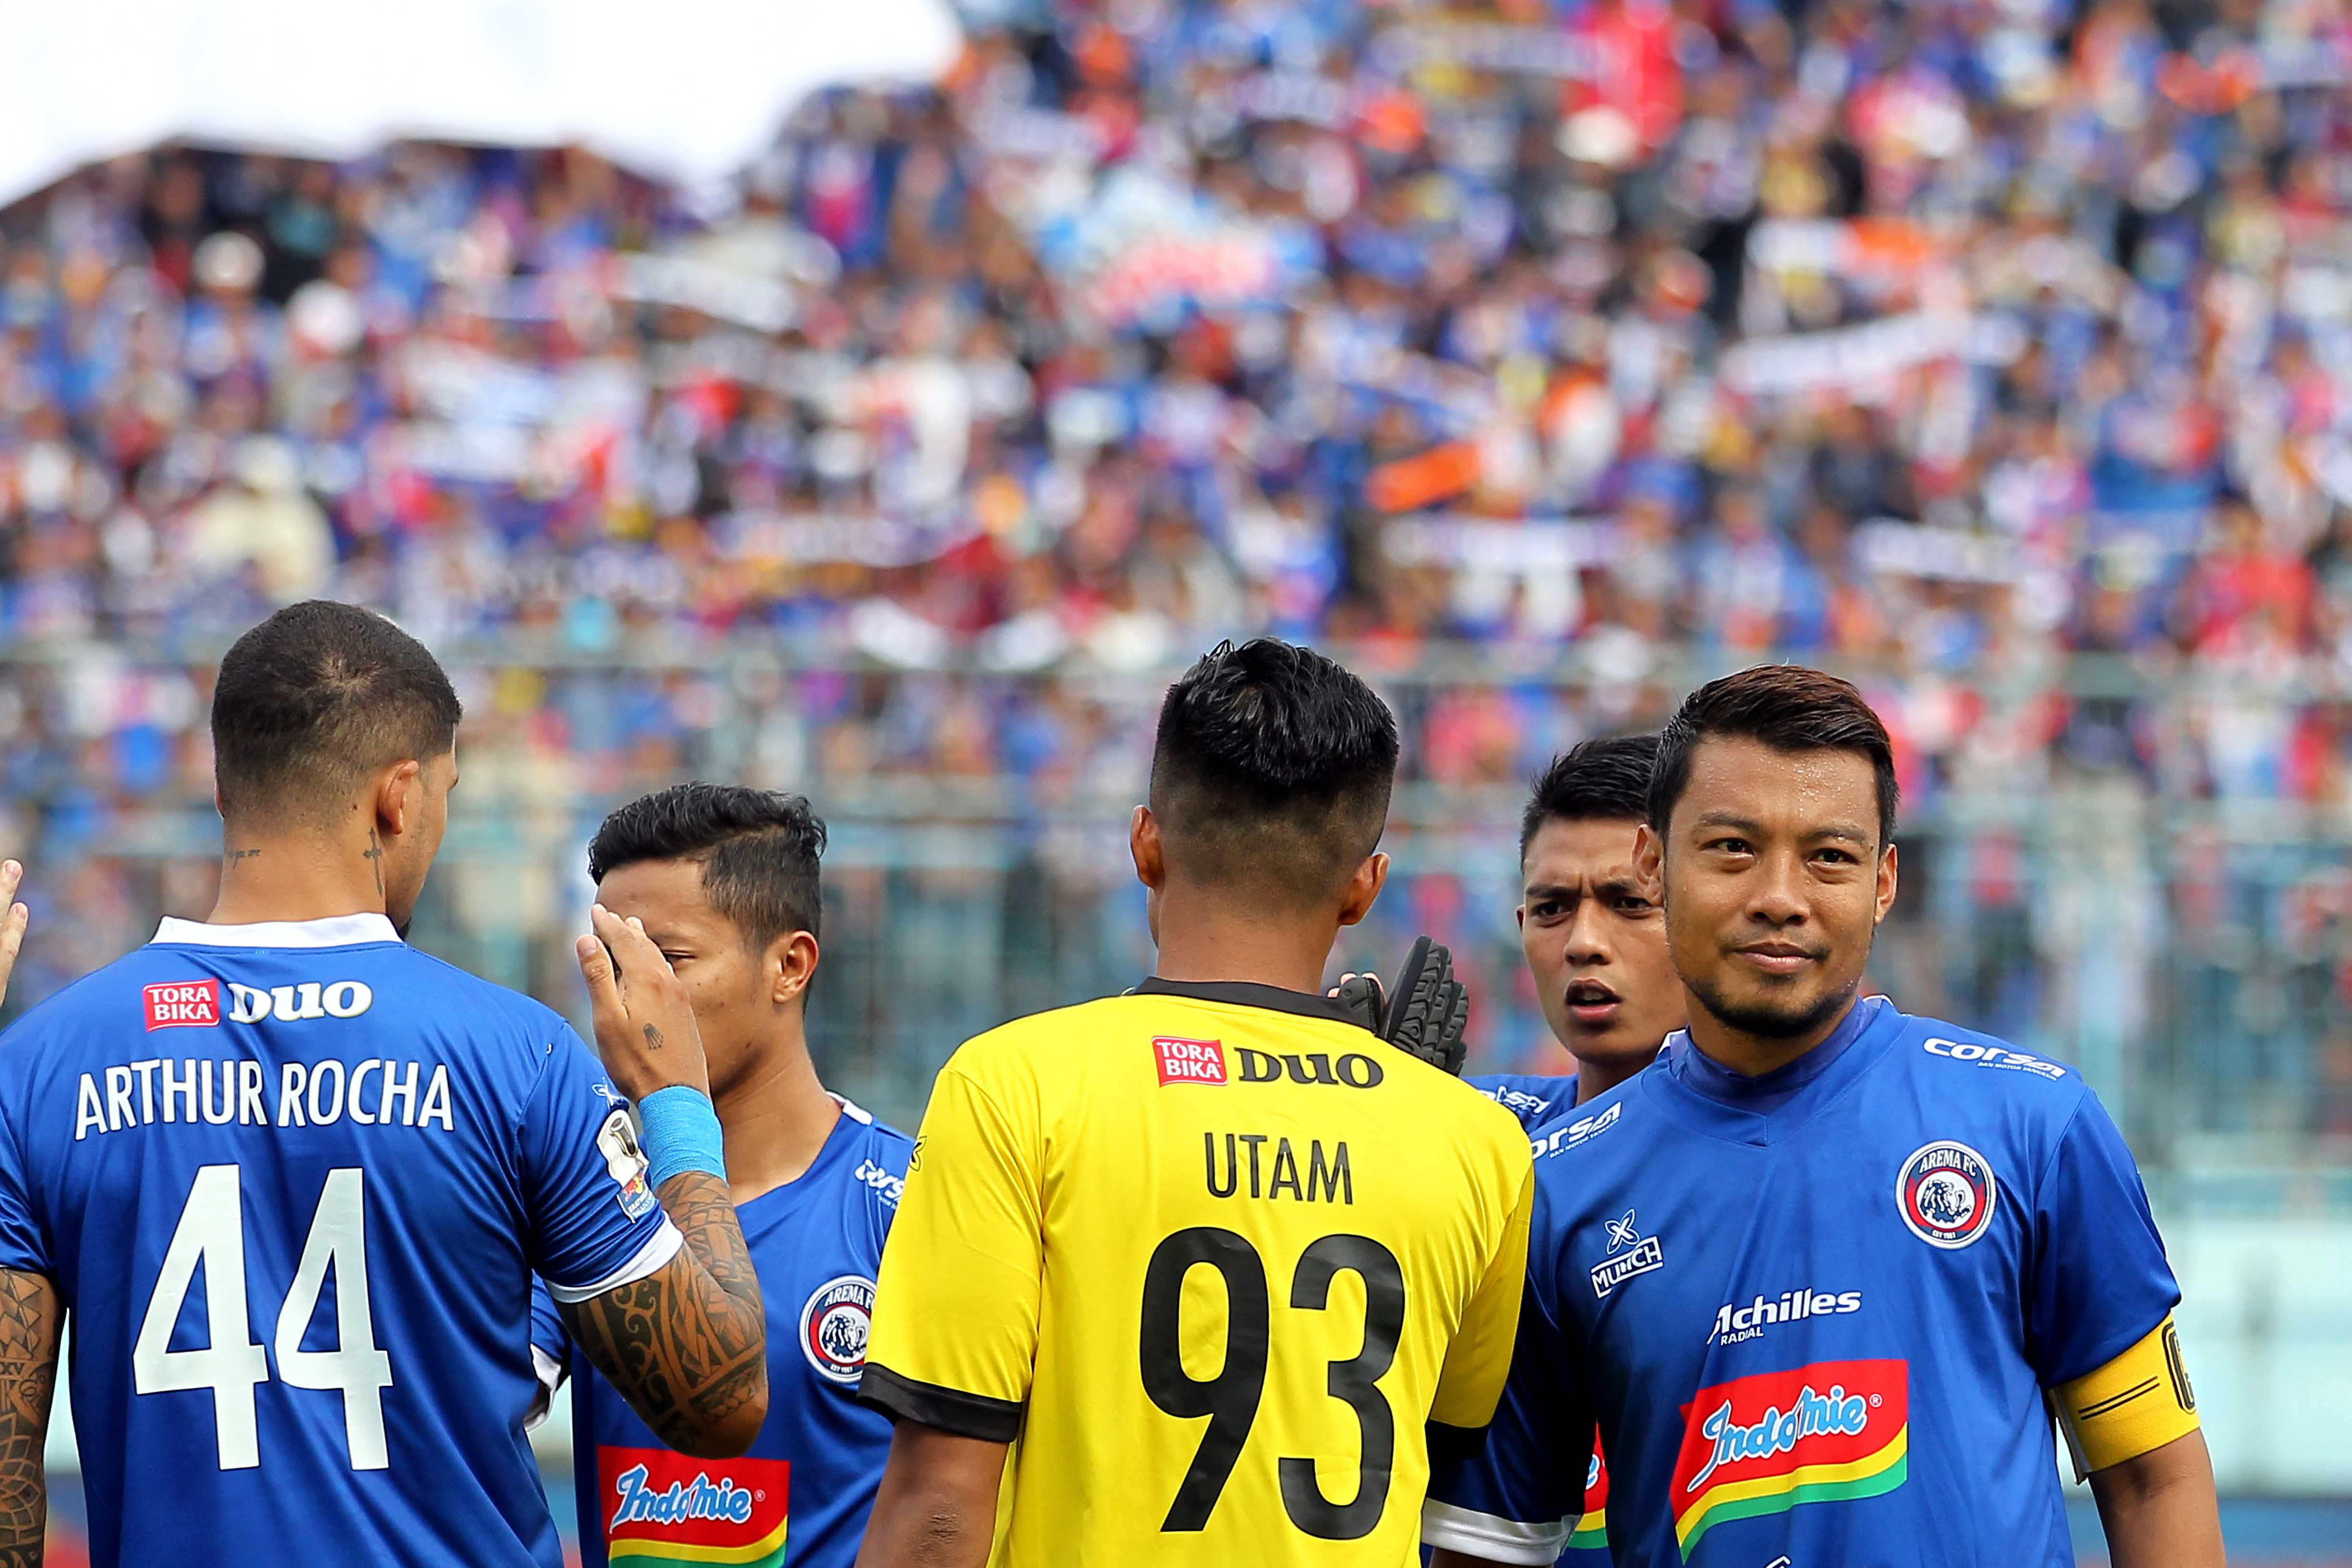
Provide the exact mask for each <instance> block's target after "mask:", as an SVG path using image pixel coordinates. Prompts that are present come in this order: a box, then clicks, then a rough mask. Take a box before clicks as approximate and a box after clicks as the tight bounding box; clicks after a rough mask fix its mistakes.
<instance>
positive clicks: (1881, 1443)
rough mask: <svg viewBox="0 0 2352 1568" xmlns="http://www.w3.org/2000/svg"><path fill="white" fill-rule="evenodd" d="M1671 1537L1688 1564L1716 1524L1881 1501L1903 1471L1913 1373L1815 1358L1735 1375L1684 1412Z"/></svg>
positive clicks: (1900, 1367)
mask: <svg viewBox="0 0 2352 1568" xmlns="http://www.w3.org/2000/svg"><path fill="white" fill-rule="evenodd" d="M1683 1421H1684V1428H1683V1444H1682V1449H1681V1452H1680V1453H1679V1454H1678V1455H1677V1457H1676V1458H1675V1479H1674V1491H1673V1493H1672V1496H1673V1498H1674V1512H1675V1539H1676V1540H1677V1541H1679V1542H1681V1543H1682V1554H1683V1557H1684V1559H1685V1561H1687V1560H1688V1559H1689V1557H1690V1555H1691V1552H1692V1550H1693V1549H1694V1548H1695V1547H1696V1545H1697V1544H1698V1540H1699V1537H1701V1536H1702V1535H1704V1534H1706V1531H1708V1530H1710V1529H1712V1528H1713V1527H1714V1526H1716V1525H1717V1524H1721V1523H1724V1522H1726V1521H1730V1520H1735V1519H1752V1518H1754V1517H1756V1516H1757V1515H1759V1514H1767V1513H1780V1512H1784V1511H1786V1510H1789V1509H1791V1508H1794V1507H1796V1506H1797V1505H1799V1504H1800V1503H1818V1502H1839V1501H1847V1500H1853V1499H1857V1498H1867V1497H1877V1496H1879V1495H1880V1494H1882V1493H1885V1492H1890V1491H1893V1490H1894V1489H1895V1488H1897V1487H1899V1486H1901V1485H1902V1484H1903V1482H1904V1479H1905V1478H1906V1475H1907V1474H1908V1471H1909V1458H1908V1456H1909V1451H1910V1367H1909V1364H1908V1363H1905V1362H1901V1361H1847V1362H1816V1363H1813V1364H1812V1365H1811V1366H1802V1367H1798V1368H1795V1369H1793V1370H1791V1371H1789V1372H1775V1373H1761V1374H1759V1375H1757V1376H1753V1377H1742V1378H1737V1379H1735V1380H1733V1381H1732V1382H1730V1383H1726V1384H1717V1385H1715V1386H1714V1387H1711V1388H1706V1389H1702V1390H1700V1391H1699V1394H1698V1397H1697V1398H1696V1399H1695V1400H1693V1401H1692V1402H1691V1403H1690V1404H1688V1405H1685V1406H1683Z"/></svg>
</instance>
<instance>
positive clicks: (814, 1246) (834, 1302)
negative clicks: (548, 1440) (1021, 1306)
mask: <svg viewBox="0 0 2352 1568" xmlns="http://www.w3.org/2000/svg"><path fill="white" fill-rule="evenodd" d="M913 1149H914V1144H913V1142H912V1141H911V1140H909V1139H908V1137H907V1136H906V1134H904V1133H902V1132H899V1131H896V1130H895V1129H893V1128H889V1127H886V1126H883V1125H882V1124H881V1123H879V1122H877V1121H875V1120H874V1119H873V1118H872V1117H870V1116H868V1115H866V1112H864V1111H863V1110H858V1109H857V1108H856V1106H854V1105H850V1104H848V1103H847V1102H846V1101H844V1102H843V1105H842V1116H841V1120H840V1121H837V1122H835V1124H834V1129H833V1132H832V1135H831V1136H829V1137H828V1138H826V1140H825V1142H824V1149H823V1150H822V1151H820V1152H818V1154H817V1157H816V1161H815V1163H814V1164H812V1165H810V1166H809V1168H808V1170H807V1171H806V1172H805V1173H803V1174H802V1175H801V1177H800V1179H799V1180H797V1181H794V1182H790V1183H787V1184H785V1185H783V1186H781V1187H778V1188H776V1189H775V1190H774V1191H772V1192H768V1193H762V1194H760V1195H759V1196H758V1197H756V1198H753V1199H752V1200H751V1202H750V1203H748V1204H744V1205H740V1207H739V1208H737V1209H736V1211H735V1213H736V1216H737V1217H738V1218H739V1219H740V1221H741V1222H742V1226H743V1239H744V1241H745V1243H746V1244H747V1245H748V1246H749V1247H750V1248H751V1268H752V1271H753V1272H754V1273H756V1274H757V1275H758V1276H759V1278H760V1294H761V1299H762V1300H764V1301H765V1302H766V1303H767V1309H768V1421H767V1425H766V1426H762V1427H761V1428H760V1436H759V1440H758V1441H757V1442H755V1443H753V1444H752V1445H751V1452H750V1453H748V1454H746V1455H744V1456H743V1457H742V1458H736V1459H696V1458H688V1457H687V1456H686V1455H684V1454H680V1453H677V1452H676V1451H674V1450H672V1449H669V1448H667V1447H663V1446H662V1442H661V1439H660V1438H658V1437H656V1436H654V1434H653V1432H652V1430H651V1429H650V1428H648V1427H647V1426H646V1424H645V1423H644V1422H642V1421H640V1420H638V1419H637V1416H636V1413H635V1411H633V1410H631V1409H630V1408H629V1407H628V1406H627V1405H625V1404H624V1403H623V1402H622V1399H621V1396H620V1394H617V1393H616V1392H614V1389H613V1387H612V1385H611V1384H607V1383H606V1382H605V1381H604V1378H602V1377H601V1376H599V1375H598V1374H597V1373H596V1372H595V1371H594V1370H593V1368H591V1367H589V1366H588V1365H587V1364H586V1363H585V1361H584V1360H583V1358H582V1357H581V1356H580V1355H579V1354H578V1353H577V1351H576V1350H575V1349H573V1348H572V1347H570V1346H569V1345H568V1343H567V1341H566V1337H565V1335H564V1332H563V1325H562V1321H561V1320H560V1319H559V1318H558V1317H557V1316H556V1313H555V1310H554V1306H553V1304H552V1303H551V1302H550V1301H548V1300H547V1299H546V1298H545V1297H544V1296H542V1297H541V1298H540V1299H539V1300H538V1301H537V1302H536V1303H535V1305H534V1310H533V1313H532V1320H531V1343H532V1345H533V1347H534V1348H535V1349H536V1350H538V1351H540V1352H541V1353H542V1354H544V1355H546V1356H548V1357H550V1358H551V1360H552V1361H553V1362H555V1363H568V1370H569V1372H570V1373H571V1375H572V1454H573V1464H574V1466H575V1469H576V1475H577V1479H578V1497H579V1500H580V1556H581V1560H582V1563H583V1568H600V1565H601V1564H604V1563H607V1562H611V1563H651V1562H681V1561H682V1562H688V1563H697V1562H699V1563H730V1564H737V1565H739V1568H777V1565H781V1564H782V1563H791V1564H792V1568H850V1565H851V1564H852V1563H854V1562H855V1561H856V1557H857V1543H858V1541H859V1540H860V1538H861V1537H863V1536H864V1534H865V1533H866V1515H867V1514H868V1513H870V1512H872V1511H873V1508H874V1492H875V1489H876V1488H877V1487H878V1486H879V1485H880V1484H881V1481H882V1462H883V1460H884V1459H886V1458H888V1457H889V1452H890V1419H889V1417H888V1416H887V1415H883V1414H882V1413H881V1412H880V1411H878V1410H875V1409H872V1408H870V1407H868V1406H866V1405H860V1404H858V1403H857V1400H856V1393H857V1380H858V1377H859V1375H860V1374H861V1373H863V1372H864V1371H865V1367H866V1326H867V1324H868V1322H869V1321H870V1320H871V1316H872V1312H873V1308H874V1279H875V1275H876V1273H877V1270H878V1269H879V1268H880V1267H881V1263H882V1242H883V1238H884V1237H887V1235H888V1234H889V1230H890V1222H891V1220H892V1219H894V1218H896V1217H897V1215H898V1195H899V1194H900V1193H902V1192H903V1191H905V1189H906V1178H907V1159H908V1155H909V1154H910V1153H911V1152H913Z"/></svg>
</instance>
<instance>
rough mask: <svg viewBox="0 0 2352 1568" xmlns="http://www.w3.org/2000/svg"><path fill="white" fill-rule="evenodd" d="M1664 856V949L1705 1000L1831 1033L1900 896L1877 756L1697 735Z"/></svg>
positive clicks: (1763, 1031) (1762, 1021) (1773, 1026)
mask: <svg viewBox="0 0 2352 1568" xmlns="http://www.w3.org/2000/svg"><path fill="white" fill-rule="evenodd" d="M1663 851H1664V857H1663V858H1664V890H1665V900H1666V920H1665V925H1666V945H1667V949H1668V951H1669V952H1670V953H1671V954H1672V956H1673V959H1674V965H1675V971H1676V973H1679V974H1680V975H1681V976H1682V978H1683V983H1684V984H1685V985H1687V986H1688V987H1689V988H1690V994H1691V996H1692V998H1693V999H1694V1000H1695V1001H1696V1004H1697V1005H1699V1006H1701V1007H1704V1008H1705V1009H1706V1011H1707V1012H1708V1013H1710V1014H1712V1015H1713V1016H1715V1017H1716V1018H1717V1020H1719V1021H1720V1022H1722V1023H1723V1024H1725V1025H1727V1026H1729V1027H1731V1028H1734V1029H1737V1030H1739V1031H1741V1032H1742V1033H1745V1034H1748V1035H1753V1036H1756V1037H1761V1038H1765V1039H1790V1038H1794V1037H1801V1036H1803V1035H1806V1034H1808V1033H1811V1032H1812V1031H1815V1030H1826V1028H1827V1027H1828V1026H1830V1025H1831V1024H1832V1023H1833V1022H1834V1020H1835V1019H1836V1018H1837V1017H1838V1016H1840V1015H1841V1014H1842V1012H1843V1009H1844V1007H1845V1006H1846V1005H1847V1004H1848V1003H1849V1002H1851V1000H1852V999H1853V994H1854V992H1855V990H1856V989H1857V988H1858V987H1859V986H1860V984H1861V983H1862V973H1863V968H1864V965H1865V964H1866V963H1868V962H1869V959H1870V943H1871V938H1872V935H1873V933H1874V931H1876V929H1877V925H1878V922H1879V921H1881V920H1882V919H1884V918H1885V914H1886V911H1887V910H1888V909H1889V908H1890V907H1892V905H1893V904H1894V902H1895V849H1894V847H1893V846H1892V845H1889V846H1887V847H1886V848H1885V853H1884V854H1882V853H1880V850H1879V844H1878V793H1877V786H1876V784H1875V781H1874V777H1873V775H1872V773H1871V767H1870V763H1869V760H1868V759H1867V758H1864V757H1862V756H1859V755H1857V754H1855V753H1853V752H1832V751H1807V752H1779V751H1775V750H1773V749H1772V748H1771V747H1769V746H1767V745H1764V744H1763V743H1762V742H1756V741H1747V740H1722V741H1713V740H1710V741H1702V742H1699V744H1698V747H1697V749H1696V751H1695V752H1693V753H1692V755H1691V773H1690V783H1689V784H1687V785H1686V786H1685V788H1684V790H1683V794H1682V798H1681V799H1680V800H1678V801H1676V802H1675V810H1674V818H1673V820H1672V821H1671V822H1669V823H1668V824H1667V826H1666V832H1665V835H1664V843H1663ZM1653 858H1656V855H1655V853H1654V849H1653V850H1651V851H1650V852H1646V853H1645V855H1644V860H1645V861H1646V860H1649V859H1653Z"/></svg>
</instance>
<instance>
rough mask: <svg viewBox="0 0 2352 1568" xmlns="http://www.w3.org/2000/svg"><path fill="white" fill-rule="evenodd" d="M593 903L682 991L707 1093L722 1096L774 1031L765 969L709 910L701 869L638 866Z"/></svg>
mask: <svg viewBox="0 0 2352 1568" xmlns="http://www.w3.org/2000/svg"><path fill="white" fill-rule="evenodd" d="M596 897H597V900H599V901H600V902H601V903H603V904H604V907H605V908H606V909H608V910H612V911H613V912H614V914H616V915H618V916H620V917H621V918H622V919H623V920H630V919H635V920H637V921H641V922H643V924H644V925H645V928H646V935H647V936H648V937H650V938H652V939H653V943H654V945H655V946H656V947H658V948H660V949H661V951H662V956H663V957H664V958H667V959H668V960H669V966H670V968H671V969H672V970H673V971H675V972H676V973H677V977H678V980H679V981H680V982H681V983H682V984H684V985H685V986H686V998H687V1004H688V1005H689V1006H691V1007H692V1008H693V1009H694V1026H695V1028H696V1030H697V1032H698V1033H699V1034H700V1035H701V1036H702V1050H703V1055H704V1056H705V1057H706V1058H709V1063H710V1092H711V1094H712V1096H713V1098H716V1097H718V1096H719V1095H720V1094H723V1093H724V1092H725V1091H726V1089H727V1088H728V1086H729V1085H730V1084H731V1083H733V1082H734V1081H735V1080H736V1079H738V1078H739V1077H740V1075H741V1074H742V1073H743V1071H744V1070H745V1069H746V1068H748V1067H749V1066H750V1065H751V1061H752V1059H753V1057H754V1054H755V1052H756V1049H757V1047H758V1046H759V1045H760V1044H761V1042H762V1041H764V1040H766V1039H767V1038H768V1037H770V1035H771V1034H772V1031H773V1029H774V1026H775V1016H774V1011H773V1007H772V1002H771V1000H770V987H769V984H768V983H767V982H768V975H767V966H766V964H765V963H763V962H762V961H761V954H760V953H757V952H753V951H752V950H751V945H750V944H749V943H747V942H745V941H744V940H743V933H742V931H740V930H739V929H738V928H737V926H736V924H735V922H734V921H730V920H729V919H728V918H727V917H726V916H725V915H722V914H720V913H719V911H718V910H714V909H712V908H711V907H710V903H709V900H708V899H707V898H705V897H704V895H703V891H702V867H701V866H700V865H699V864H698V862H696V861H692V860H639V861H636V862H635V863H634V864H632V865H627V866H622V867H619V868H615V869H614V870H613V871H610V872H608V873H606V875H605V877H604V881H602V882H600V883H598V884H597V888H596Z"/></svg>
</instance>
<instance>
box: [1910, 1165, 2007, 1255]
mask: <svg viewBox="0 0 2352 1568" xmlns="http://www.w3.org/2000/svg"><path fill="white" fill-rule="evenodd" d="M1999 1199H2000V1183H1999V1182H1997V1181H1995V1180H1994V1179H1993V1173H1992V1167H1991V1166H1990V1164H1988V1163H1985V1157H1984V1156H1983V1155H1981V1154H1979V1153H1978V1152H1976V1151H1975V1150H1973V1149H1971V1148H1969V1146H1968V1145H1967V1144H1965V1143H1955V1142H1952V1141H1951V1140H1949V1139H1938V1140H1937V1142H1933V1143H1928V1144H1924V1145H1922V1146H1921V1147H1920V1148H1919V1149H1917V1150H1916V1151H1915V1152H1913V1153H1912V1155H1911V1157H1910V1158H1909V1159H1907V1160H1906V1161H1904V1162H1903V1173H1902V1174H1900V1175H1898V1176H1896V1177H1895V1207H1897V1208H1899V1209H1901V1210H1902V1211H1903V1223H1904V1224H1905V1225H1907V1226H1910V1227H1911V1234H1912V1235H1914V1236H1916V1237H1918V1238H1919V1239H1920V1240H1922V1241H1924V1242H1926V1243H1927V1245H1929V1246H1930V1247H1966V1246H1968V1245H1969V1243H1971V1242H1973V1241H1975V1240H1976V1239H1977V1238H1978V1237H1980V1236H1982V1235H1984V1233H1985V1227H1986V1226H1990V1224H1991V1223H1992V1210H1993V1205H1994V1204H1995V1203H1996V1202H1998V1201H1999Z"/></svg>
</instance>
